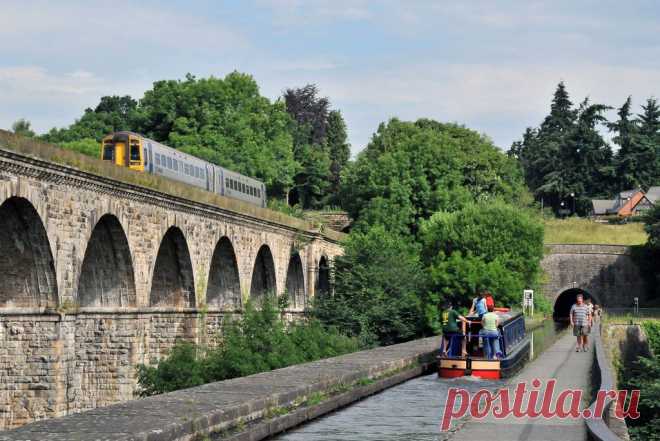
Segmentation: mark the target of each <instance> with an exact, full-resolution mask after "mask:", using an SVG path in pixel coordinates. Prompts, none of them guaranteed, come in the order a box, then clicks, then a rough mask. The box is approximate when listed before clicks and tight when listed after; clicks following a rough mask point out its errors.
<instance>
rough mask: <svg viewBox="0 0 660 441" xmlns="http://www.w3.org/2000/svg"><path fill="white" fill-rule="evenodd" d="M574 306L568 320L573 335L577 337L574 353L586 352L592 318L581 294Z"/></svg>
mask: <svg viewBox="0 0 660 441" xmlns="http://www.w3.org/2000/svg"><path fill="white" fill-rule="evenodd" d="M575 302H576V303H575V304H574V305H573V306H572V307H571V312H570V320H571V326H572V327H573V335H574V336H575V337H577V346H576V347H575V352H580V351H584V352H587V350H588V341H587V339H588V336H589V332H590V331H591V323H592V321H591V320H592V316H591V313H590V312H589V311H590V308H589V306H588V305H587V304H586V303H584V297H583V296H582V294H578V295H577V297H576V299H575Z"/></svg>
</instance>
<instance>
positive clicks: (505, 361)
mask: <svg viewBox="0 0 660 441" xmlns="http://www.w3.org/2000/svg"><path fill="white" fill-rule="evenodd" d="M530 341H531V339H530V338H529V336H527V337H525V339H524V340H523V341H522V342H520V344H519V345H517V346H516V348H515V349H514V350H513V351H512V352H511V353H510V354H509V355H507V356H506V357H505V358H502V359H501V360H486V359H483V358H470V357H468V358H455V357H442V356H440V357H438V376H439V377H442V378H456V377H463V376H465V375H472V376H475V377H479V378H484V379H489V380H498V379H500V378H509V377H512V376H513V375H515V374H516V373H517V372H518V371H519V370H520V369H522V367H523V366H524V365H525V363H526V362H527V361H528V360H529V350H530Z"/></svg>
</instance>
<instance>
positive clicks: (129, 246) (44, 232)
mask: <svg viewBox="0 0 660 441" xmlns="http://www.w3.org/2000/svg"><path fill="white" fill-rule="evenodd" d="M168 232H169V233H168ZM90 243H91V245H90ZM219 244H221V245H222V250H223V251H222V259H218V261H217V262H216V263H213V262H212V257H213V253H214V251H215V249H216V247H217V246H218V245H219ZM161 247H166V248H162V249H161ZM260 249H267V250H268V252H269V253H270V254H271V255H272V270H273V271H272V272H273V275H274V287H275V291H276V294H277V295H281V294H282V293H283V292H284V291H285V287H286V286H290V287H296V289H297V290H298V291H299V292H298V293H299V294H302V295H304V297H305V299H306V300H307V299H309V298H311V297H313V296H314V295H315V287H316V286H318V285H319V281H318V277H320V276H319V274H321V277H326V276H327V277H330V276H331V275H328V274H327V273H328V272H327V271H319V265H320V262H321V261H323V262H326V261H329V262H332V260H333V258H334V257H335V256H337V255H339V254H341V253H342V247H341V246H340V245H339V244H338V243H337V242H336V241H335V240H333V239H330V238H329V237H327V236H325V235H324V234H322V233H320V232H318V231H307V230H297V229H295V228H293V227H291V226H288V225H285V224H280V223H276V222H274V221H267V220H264V219H259V218H255V217H251V216H250V215H247V214H242V213H237V212H234V211H230V210H227V209H222V208H219V207H216V206H211V205H206V204H202V203H197V202H192V201H188V200H183V199H181V198H177V197H174V196H169V195H167V194H163V193H159V192H156V191H153V190H149V189H145V188H142V187H137V186H134V185H131V184H126V183H122V182H117V181H111V180H109V179H107V178H104V177H100V176H95V175H92V174H89V173H84V172H81V171H79V170H76V169H73V168H69V167H64V166H60V165H57V164H52V163H47V162H44V161H41V160H37V159H34V158H30V157H26V156H24V155H19V154H16V153H12V152H8V151H5V150H2V149H0V254H1V256H0V430H2V429H7V428H10V427H17V426H20V425H22V424H25V423H28V422H31V421H35V420H39V419H43V418H50V417H54V416H61V415H65V414H68V413H73V412H78V411H81V410H84V409H91V408H95V407H98V406H105V405H108V404H111V403H116V402H120V401H125V400H129V399H132V398H134V392H135V388H136V366H137V365H138V364H140V363H150V362H151V361H152V360H158V359H160V358H161V357H162V356H163V355H164V354H166V353H167V352H168V351H169V349H170V348H171V347H172V345H173V344H174V343H175V342H176V341H178V340H187V341H194V342H200V343H205V344H213V342H214V339H215V337H216V336H217V335H218V333H219V332H220V331H221V327H222V323H223V321H224V320H225V319H227V318H228V317H233V316H234V315H236V314H240V312H241V310H242V308H243V306H244V304H245V302H246V301H247V300H248V299H249V297H250V292H251V286H250V285H251V282H252V279H253V277H252V276H253V271H254V268H255V263H256V258H257V253H258V251H259V250H260ZM159 256H160V257H159ZM291 263H293V264H294V265H297V266H298V269H297V270H295V271H289V266H290V264H291ZM324 265H325V263H324ZM300 267H302V268H300ZM287 275H289V277H295V278H296V280H295V281H291V280H288V281H287ZM154 277H157V281H156V282H157V283H154ZM81 280H82V282H81ZM172 280H173V281H177V283H174V282H169V281H172ZM209 280H211V281H212V283H211V286H212V290H213V291H212V293H211V295H210V296H209V297H211V298H212V299H213V301H212V302H211V304H208V302H207V291H208V290H207V287H208V286H209ZM163 282H165V283H163ZM324 283H325V282H324ZM153 288H157V289H153ZM81 290H82V292H81ZM306 303H307V301H300V302H295V303H293V304H292V305H291V307H290V310H289V311H287V316H288V317H293V316H295V315H298V314H300V313H301V312H302V310H303V307H304V305H305V304H306Z"/></svg>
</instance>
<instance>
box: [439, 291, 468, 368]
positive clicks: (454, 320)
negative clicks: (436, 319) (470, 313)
mask: <svg viewBox="0 0 660 441" xmlns="http://www.w3.org/2000/svg"><path fill="white" fill-rule="evenodd" d="M441 318H442V355H450V356H452V357H454V356H457V355H458V350H457V349H458V342H459V341H462V346H461V354H462V355H463V356H465V355H467V350H466V349H465V348H466V344H465V343H466V342H465V325H466V324H468V323H469V322H468V320H467V319H466V318H465V317H463V316H462V315H460V314H459V313H458V312H457V311H456V310H454V305H452V303H451V302H447V303H445V304H444V305H443V310H442V314H441ZM458 321H460V322H461V329H459V328H458Z"/></svg>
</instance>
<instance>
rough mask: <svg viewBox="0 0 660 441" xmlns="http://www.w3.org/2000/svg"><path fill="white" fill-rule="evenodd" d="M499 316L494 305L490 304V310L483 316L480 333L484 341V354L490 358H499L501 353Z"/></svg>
mask: <svg viewBox="0 0 660 441" xmlns="http://www.w3.org/2000/svg"><path fill="white" fill-rule="evenodd" d="M499 321H500V319H499V317H498V316H497V314H495V312H494V307H493V305H488V312H487V313H485V314H484V315H483V317H481V330H480V331H479V335H480V336H481V337H482V338H483V341H484V355H485V356H486V358H488V359H489V360H492V359H494V358H497V356H498V355H497V354H499V353H500V338H499V337H500V332H499V331H498V330H497V325H499Z"/></svg>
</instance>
